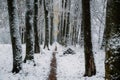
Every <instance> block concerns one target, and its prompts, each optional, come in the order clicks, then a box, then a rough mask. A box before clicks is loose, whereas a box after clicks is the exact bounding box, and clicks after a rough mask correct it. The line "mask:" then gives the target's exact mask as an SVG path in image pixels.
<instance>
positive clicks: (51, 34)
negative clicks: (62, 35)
mask: <svg viewBox="0 0 120 80" xmlns="http://www.w3.org/2000/svg"><path fill="white" fill-rule="evenodd" d="M50 3H51V13H50V19H51V22H50V25H51V28H50V45H52V44H53V0H51V2H50Z"/></svg>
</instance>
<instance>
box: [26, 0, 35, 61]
mask: <svg viewBox="0 0 120 80" xmlns="http://www.w3.org/2000/svg"><path fill="white" fill-rule="evenodd" d="M33 5H34V1H33V0H26V7H27V12H26V18H25V19H26V56H25V60H24V62H26V61H27V60H30V61H33V62H34V45H33V44H34V36H33V35H34V34H33V31H34V30H33V11H34V9H33V8H34V7H33Z"/></svg>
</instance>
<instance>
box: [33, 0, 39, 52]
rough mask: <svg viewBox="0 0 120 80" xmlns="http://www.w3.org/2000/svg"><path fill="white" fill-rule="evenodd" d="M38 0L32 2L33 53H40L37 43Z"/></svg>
mask: <svg viewBox="0 0 120 80" xmlns="http://www.w3.org/2000/svg"><path fill="white" fill-rule="evenodd" d="M37 25H38V0H34V35H35V41H34V52H35V53H40V43H39V35H38V26H37Z"/></svg>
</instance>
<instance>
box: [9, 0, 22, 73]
mask: <svg viewBox="0 0 120 80" xmlns="http://www.w3.org/2000/svg"><path fill="white" fill-rule="evenodd" d="M7 4H8V13H9V25H10V33H11V42H12V50H13V69H12V72H13V73H18V72H19V71H20V70H21V69H22V46H21V38H20V33H19V24H18V13H17V6H16V0H7Z"/></svg>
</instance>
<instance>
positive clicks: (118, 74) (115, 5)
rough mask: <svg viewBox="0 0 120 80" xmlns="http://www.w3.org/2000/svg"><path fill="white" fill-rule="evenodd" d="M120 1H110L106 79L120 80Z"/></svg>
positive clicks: (106, 37) (106, 36) (107, 28)
mask: <svg viewBox="0 0 120 80" xmlns="http://www.w3.org/2000/svg"><path fill="white" fill-rule="evenodd" d="M119 9H120V0H108V2H107V13H106V30H107V31H106V34H104V35H105V39H106V40H105V42H106V45H105V52H106V57H105V79H106V80H120V10H119Z"/></svg>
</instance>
